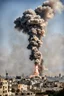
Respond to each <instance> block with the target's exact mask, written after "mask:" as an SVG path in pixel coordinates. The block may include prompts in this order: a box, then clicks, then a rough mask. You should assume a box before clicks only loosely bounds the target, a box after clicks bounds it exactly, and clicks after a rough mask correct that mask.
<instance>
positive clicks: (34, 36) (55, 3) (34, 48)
mask: <svg viewBox="0 0 64 96" xmlns="http://www.w3.org/2000/svg"><path fill="white" fill-rule="evenodd" d="M63 8H64V7H63V5H62V3H61V2H60V1H59V0H48V1H46V2H44V3H43V4H42V5H41V6H39V7H37V8H36V9H35V10H32V9H29V10H26V11H25V12H24V13H23V16H22V17H19V18H17V19H16V20H15V21H14V23H15V28H16V29H18V30H19V31H22V32H23V33H26V34H28V36H29V38H28V41H29V44H28V46H27V48H28V49H29V50H31V55H30V57H29V59H30V60H34V64H35V67H36V69H35V71H36V74H37V75H42V69H43V68H42V67H43V56H42V54H41V52H40V51H39V48H40V47H41V45H42V44H43V41H42V37H44V36H45V30H46V26H47V24H48V19H52V18H53V17H54V15H55V13H56V12H57V11H59V10H60V11H62V9H63Z"/></svg>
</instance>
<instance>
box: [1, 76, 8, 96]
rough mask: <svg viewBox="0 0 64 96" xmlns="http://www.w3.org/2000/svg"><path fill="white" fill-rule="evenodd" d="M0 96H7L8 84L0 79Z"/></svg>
mask: <svg viewBox="0 0 64 96" xmlns="http://www.w3.org/2000/svg"><path fill="white" fill-rule="evenodd" d="M0 96H8V82H7V80H5V79H4V78H2V77H0Z"/></svg>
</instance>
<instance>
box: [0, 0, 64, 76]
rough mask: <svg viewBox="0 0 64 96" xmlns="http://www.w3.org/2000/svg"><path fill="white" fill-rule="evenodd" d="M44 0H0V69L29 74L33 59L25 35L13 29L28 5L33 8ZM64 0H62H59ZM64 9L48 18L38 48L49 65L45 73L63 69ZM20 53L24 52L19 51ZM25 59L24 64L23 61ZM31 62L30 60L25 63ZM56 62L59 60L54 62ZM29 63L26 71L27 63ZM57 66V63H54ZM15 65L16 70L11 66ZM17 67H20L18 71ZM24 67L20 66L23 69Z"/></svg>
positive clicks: (46, 64) (1, 71) (45, 63)
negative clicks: (41, 41) (40, 45)
mask: <svg viewBox="0 0 64 96" xmlns="http://www.w3.org/2000/svg"><path fill="white" fill-rule="evenodd" d="M44 1H45V0H0V73H1V74H5V71H6V70H7V71H8V72H9V74H11V75H12V74H14V75H15V74H17V75H18V74H21V73H24V72H25V74H26V71H27V74H30V73H31V72H32V69H33V62H31V61H30V60H29V54H30V52H29V51H28V50H27V49H26V46H27V44H28V41H27V38H28V37H27V36H25V35H24V34H22V33H19V32H18V31H17V30H15V29H14V20H15V19H16V18H17V17H20V16H22V13H23V12H24V11H25V10H27V9H33V10H34V9H35V8H36V7H37V6H39V5H41V4H42V3H43V2H44ZM61 1H62V2H63V3H64V0H61ZM63 26H64V11H63V12H62V13H61V14H58V13H57V14H56V16H55V17H54V18H53V19H52V20H50V21H49V23H48V26H47V30H46V37H44V38H43V43H44V44H43V47H42V48H41V52H42V54H43V57H44V65H45V66H46V67H47V68H48V69H49V70H48V72H45V73H46V74H47V73H49V74H54V72H55V74H58V73H59V72H61V73H62V74H63V73H64V69H63V67H64V59H63V56H64V41H63V40H64V31H63V30H64V27H63ZM22 53H23V54H22ZM23 63H24V64H23ZM28 63H31V64H28ZM56 63H58V64H56ZM27 65H28V66H29V71H30V70H31V72H29V71H28V67H27ZM55 66H56V67H55ZM14 68H16V70H14ZM19 69H20V70H21V71H20V72H19ZM22 69H23V70H22Z"/></svg>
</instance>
